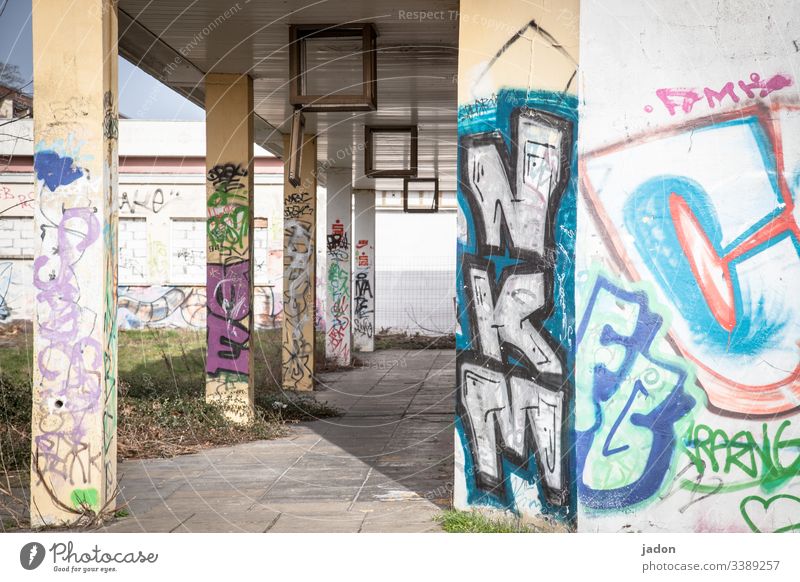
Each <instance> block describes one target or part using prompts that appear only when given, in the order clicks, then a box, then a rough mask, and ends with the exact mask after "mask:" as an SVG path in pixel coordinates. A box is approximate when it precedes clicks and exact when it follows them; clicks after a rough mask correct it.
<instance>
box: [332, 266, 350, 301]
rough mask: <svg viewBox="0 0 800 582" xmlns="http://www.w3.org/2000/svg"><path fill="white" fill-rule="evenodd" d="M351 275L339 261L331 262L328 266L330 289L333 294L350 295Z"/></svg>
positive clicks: (335, 295) (336, 295) (337, 295)
mask: <svg viewBox="0 0 800 582" xmlns="http://www.w3.org/2000/svg"><path fill="white" fill-rule="evenodd" d="M349 284H350V275H349V274H348V272H347V271H345V270H344V269H342V267H341V266H340V265H339V263H338V262H331V265H330V267H328V289H329V290H330V292H331V295H333V296H334V297H339V296H343V295H348V296H349V294H350V293H349Z"/></svg>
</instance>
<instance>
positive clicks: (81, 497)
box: [69, 487, 100, 510]
mask: <svg viewBox="0 0 800 582" xmlns="http://www.w3.org/2000/svg"><path fill="white" fill-rule="evenodd" d="M69 499H70V501H71V502H72V505H73V507H75V508H77V509H80V508H82V507H90V508H92V509H95V510H96V509H99V508H100V494H99V493H97V489H95V488H94V487H89V488H88V489H73V490H72V493H70V496H69Z"/></svg>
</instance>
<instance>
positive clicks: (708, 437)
mask: <svg viewBox="0 0 800 582" xmlns="http://www.w3.org/2000/svg"><path fill="white" fill-rule="evenodd" d="M791 424H792V422H791V421H790V420H784V421H783V422H782V423H781V424H780V425H779V426H778V429H777V430H776V431H775V435H774V437H773V438H770V434H769V428H770V426H769V425H768V424H767V423H766V422H765V423H763V424H762V425H761V438H760V442H759V441H758V440H757V439H756V437H754V436H753V434H752V433H751V432H750V431H747V430H741V431H739V432H737V433H736V434H734V435H733V436H730V435H728V433H726V432H725V431H724V430H722V429H713V428H711V427H710V426H708V425H705V424H697V425H695V426H693V427H691V428H690V429H689V430H688V431H687V433H686V437H685V438H684V447H683V450H684V453H685V454H686V455H687V456H688V457H689V459H690V460H691V462H692V464H693V465H694V466H695V468H696V469H697V472H698V474H699V475H700V476H701V478H700V479H698V480H697V481H689V480H684V481H683V482H682V483H681V487H682V488H684V489H691V490H692V491H695V492H698V493H718V492H732V491H740V490H743V489H749V488H751V487H759V486H760V487H761V488H762V489H763V490H764V491H767V492H769V491H774V490H776V489H778V488H780V487H782V486H783V485H785V484H786V483H787V482H788V481H789V480H791V479H793V478H794V477H797V476H798V475H800V438H791V439H784V438H783V435H784V432H786V430H787V429H789V428H790V427H791ZM787 452H794V455H795V457H794V459H793V460H792V462H791V463H789V464H788V465H787V464H785V463H784V462H783V460H782V459H785V455H786V453H787ZM710 473H717V474H720V473H721V474H723V475H735V474H736V473H741V474H743V478H744V480H739V481H736V482H734V483H725V482H724V481H722V482H717V483H715V484H713V485H711V484H708V485H706V484H703V483H701V482H700V481H702V477H704V476H707V475H709V474H710Z"/></svg>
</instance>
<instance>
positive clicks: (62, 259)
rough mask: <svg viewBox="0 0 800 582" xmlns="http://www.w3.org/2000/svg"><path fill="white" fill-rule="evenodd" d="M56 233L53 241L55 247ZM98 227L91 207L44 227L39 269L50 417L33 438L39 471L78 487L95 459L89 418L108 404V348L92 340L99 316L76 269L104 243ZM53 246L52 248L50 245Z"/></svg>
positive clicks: (42, 361)
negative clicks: (84, 300)
mask: <svg viewBox="0 0 800 582" xmlns="http://www.w3.org/2000/svg"><path fill="white" fill-rule="evenodd" d="M53 229H55V241H50V240H49V239H50V238H51V237H52V234H51V233H52V232H53ZM99 236H100V224H99V222H98V220H97V217H96V216H95V213H94V209H92V208H68V209H65V210H64V211H63V214H62V217H61V221H60V222H59V224H58V225H55V223H51V224H49V225H47V224H46V225H44V226H43V227H42V239H43V244H42V248H43V252H51V253H52V254H50V255H47V254H42V255H40V256H39V257H37V258H36V260H35V261H34V264H33V273H34V277H33V279H34V281H33V282H34V286H35V287H36V289H38V293H37V294H36V310H37V312H38V338H39V339H38V341H39V342H40V348H39V355H38V358H37V367H38V369H39V372H40V374H41V377H42V381H41V383H40V385H39V386H38V387H36V386H35V387H34V389H37V388H38V389H39V390H40V401H41V402H42V403H43V404H44V406H46V407H47V411H48V413H47V414H44V415H43V417H42V418H41V420H40V426H39V429H40V434H39V435H37V436H36V438H35V454H36V460H35V462H36V464H37V467H38V468H39V469H40V470H42V471H45V472H46V473H48V474H55V475H59V476H61V477H62V478H63V479H65V480H66V479H69V480H70V482H71V483H74V482H75V480H74V477H73V473H74V471H75V470H76V469H79V470H80V473H81V479H82V482H84V483H85V482H88V481H89V479H90V477H89V474H90V472H91V467H92V465H93V464H95V463H96V462H97V460H98V459H99V452H98V454H96V455H94V456H93V455H92V454H91V451H90V450H89V444H88V442H87V439H86V436H87V435H86V432H87V427H86V426H85V420H86V418H87V417H88V416H90V415H91V414H93V413H94V412H96V411H97V410H98V409H99V407H100V404H101V400H102V393H103V390H102V363H103V349H102V346H101V345H100V343H99V342H98V341H96V340H95V339H93V338H92V337H91V333H92V331H93V329H94V327H95V325H97V323H98V321H97V315H96V314H95V313H93V312H91V311H89V310H88V309H85V308H83V307H81V306H80V299H81V290H80V285H79V280H78V277H77V275H76V273H75V270H74V267H75V265H76V264H77V263H78V262H79V261H80V260H81V258H82V257H83V254H84V252H85V251H86V250H87V249H88V248H89V247H90V246H91V245H92V244H93V243H94V242H95V241H96V240H97V239H98V238H99ZM49 242H53V243H55V244H52V246H48V243H49Z"/></svg>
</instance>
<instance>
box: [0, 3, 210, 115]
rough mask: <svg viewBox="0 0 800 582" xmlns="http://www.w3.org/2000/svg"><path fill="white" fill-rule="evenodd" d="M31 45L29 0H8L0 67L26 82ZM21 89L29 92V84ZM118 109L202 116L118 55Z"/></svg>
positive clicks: (0, 33)
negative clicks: (15, 70)
mask: <svg viewBox="0 0 800 582" xmlns="http://www.w3.org/2000/svg"><path fill="white" fill-rule="evenodd" d="M4 3H5V0H0V9H2V7H3V4H4ZM32 46H33V41H32V38H31V0H8V2H7V3H5V9H4V10H3V13H2V15H0V67H3V66H4V64H9V65H17V66H18V67H19V69H20V73H21V74H22V77H24V79H25V80H24V83H27V82H28V81H30V80H31V79H32V78H33V48H32ZM24 91H25V92H26V93H30V92H32V84H31V85H28V86H27V87H25V88H24ZM34 98H35V96H34ZM119 111H120V113H121V114H122V115H125V116H126V117H130V118H133V119H160V120H191V121H202V120H204V119H205V114H204V112H203V110H202V109H201V108H200V107H198V106H197V105H195V104H194V103H192V102H191V101H189V100H188V99H186V98H185V97H183V96H182V95H180V94H178V93H176V92H175V91H173V90H172V89H170V88H169V87H167V86H166V85H164V84H163V83H161V82H160V81H157V80H156V79H155V78H153V77H151V76H150V75H148V74H147V73H145V72H144V71H142V70H141V69H139V68H138V67H136V66H135V65H134V64H132V63H129V62H128V61H126V60H125V59H123V58H122V57H120V58H119Z"/></svg>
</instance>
